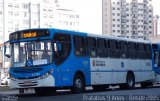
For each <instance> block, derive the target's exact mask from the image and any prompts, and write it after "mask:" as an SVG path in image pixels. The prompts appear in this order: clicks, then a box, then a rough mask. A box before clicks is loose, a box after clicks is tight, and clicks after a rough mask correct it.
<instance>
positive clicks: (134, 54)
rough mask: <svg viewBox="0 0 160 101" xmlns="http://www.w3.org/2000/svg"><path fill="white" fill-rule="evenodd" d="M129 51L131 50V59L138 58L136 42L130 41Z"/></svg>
mask: <svg viewBox="0 0 160 101" xmlns="http://www.w3.org/2000/svg"><path fill="white" fill-rule="evenodd" d="M128 52H129V58H130V59H136V58H137V51H136V43H134V42H129V43H128Z"/></svg>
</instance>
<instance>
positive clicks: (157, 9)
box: [152, 0, 160, 15]
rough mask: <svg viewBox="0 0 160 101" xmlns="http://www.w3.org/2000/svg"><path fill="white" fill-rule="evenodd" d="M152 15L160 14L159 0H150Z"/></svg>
mask: <svg viewBox="0 0 160 101" xmlns="http://www.w3.org/2000/svg"><path fill="white" fill-rule="evenodd" d="M152 5H153V15H160V0H152Z"/></svg>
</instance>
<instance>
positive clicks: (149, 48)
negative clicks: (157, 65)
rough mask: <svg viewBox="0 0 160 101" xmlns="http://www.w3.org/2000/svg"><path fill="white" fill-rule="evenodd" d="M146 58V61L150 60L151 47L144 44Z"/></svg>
mask: <svg viewBox="0 0 160 101" xmlns="http://www.w3.org/2000/svg"><path fill="white" fill-rule="evenodd" d="M146 57H147V59H152V52H151V45H150V44H146Z"/></svg>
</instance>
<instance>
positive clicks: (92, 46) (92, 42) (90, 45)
mask: <svg viewBox="0 0 160 101" xmlns="http://www.w3.org/2000/svg"><path fill="white" fill-rule="evenodd" d="M86 42H87V52H88V55H89V56H90V57H96V56H97V45H96V39H95V38H91V37H88V38H86Z"/></svg>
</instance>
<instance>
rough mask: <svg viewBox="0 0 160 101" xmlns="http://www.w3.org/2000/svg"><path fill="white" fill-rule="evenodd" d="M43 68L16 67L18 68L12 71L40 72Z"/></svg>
mask: <svg viewBox="0 0 160 101" xmlns="http://www.w3.org/2000/svg"><path fill="white" fill-rule="evenodd" d="M42 70H43V69H42V68H35V67H34V68H16V69H12V71H13V72H14V73H21V74H23V73H35V72H40V71H42Z"/></svg>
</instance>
